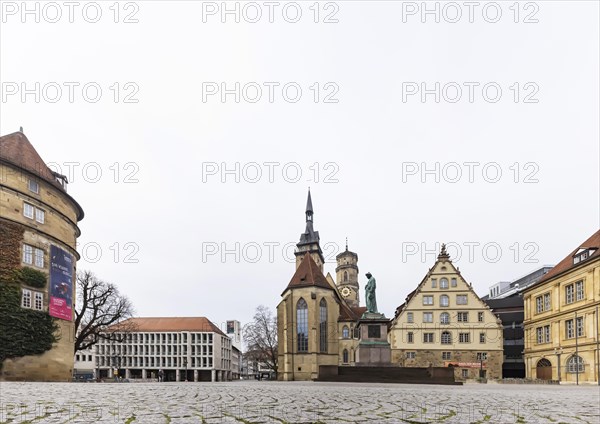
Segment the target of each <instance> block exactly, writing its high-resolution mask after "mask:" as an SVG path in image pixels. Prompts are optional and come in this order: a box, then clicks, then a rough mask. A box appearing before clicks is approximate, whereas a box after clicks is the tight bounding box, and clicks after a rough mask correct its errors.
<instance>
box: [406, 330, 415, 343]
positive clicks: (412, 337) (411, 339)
mask: <svg viewBox="0 0 600 424" xmlns="http://www.w3.org/2000/svg"><path fill="white" fill-rule="evenodd" d="M407 342H408V343H414V342H415V335H414V333H413V332H412V331H409V332H408V333H407Z"/></svg>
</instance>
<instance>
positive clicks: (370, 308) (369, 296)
mask: <svg viewBox="0 0 600 424" xmlns="http://www.w3.org/2000/svg"><path fill="white" fill-rule="evenodd" d="M366 276H367V278H368V279H369V281H368V282H367V285H366V286H365V299H366V302H367V312H368V313H373V314H376V313H378V312H377V299H376V298H375V288H376V287H377V286H376V284H375V278H374V277H373V275H372V274H371V273H370V272H367V274H366Z"/></svg>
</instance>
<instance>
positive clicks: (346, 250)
mask: <svg viewBox="0 0 600 424" xmlns="http://www.w3.org/2000/svg"><path fill="white" fill-rule="evenodd" d="M347 251H348V237H346V252H347Z"/></svg>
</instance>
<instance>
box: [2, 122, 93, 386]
mask: <svg viewBox="0 0 600 424" xmlns="http://www.w3.org/2000/svg"><path fill="white" fill-rule="evenodd" d="M82 218H83V210H82V209H81V207H80V206H79V205H78V204H77V202H76V201H75V200H74V199H73V198H72V197H71V196H70V195H68V194H67V192H66V180H65V178H64V177H63V176H60V175H58V174H55V173H53V172H52V171H51V170H50V169H49V168H48V167H47V166H46V165H45V163H44V162H43V161H42V159H41V158H40V156H39V155H38V154H37V152H36V151H35V149H34V148H33V146H32V145H31V143H30V142H29V140H28V139H27V137H25V135H24V134H23V133H22V132H17V133H14V134H10V135H7V136H3V137H0V225H2V226H3V227H4V229H7V230H8V229H10V231H6V234H9V233H10V237H12V238H14V239H13V240H10V241H8V242H7V240H4V241H3V242H4V243H3V250H2V252H1V256H2V258H1V261H2V264H1V266H0V271H1V274H2V275H0V277H2V279H3V282H2V284H6V283H7V281H9V277H10V272H11V270H13V269H20V268H23V267H29V268H32V269H35V270H37V271H41V272H43V273H45V274H46V275H48V274H49V271H50V262H51V258H50V246H56V247H58V248H60V249H62V250H64V251H66V252H68V253H69V254H70V255H71V256H72V257H73V259H74V260H77V259H79V255H78V254H77V251H76V240H77V237H78V236H79V235H80V230H79V228H78V226H77V223H78V222H79V221H80V220H81V219H82ZM6 234H3V235H4V237H7V236H6ZM30 249H31V250H30ZM28 252H31V255H29V254H28ZM47 280H48V281H49V278H48V279H47ZM48 285H49V282H47V284H46V286H45V287H28V286H21V287H20V288H19V290H20V291H21V293H22V295H23V296H28V294H27V293H30V294H31V302H30V303H28V302H27V301H22V305H21V306H22V307H26V308H31V309H34V310H36V311H40V312H46V313H48V303H49V287H48ZM75 285H76V284H75V269H73V281H72V287H73V293H72V299H73V300H74V299H75V295H76V294H75ZM23 293H25V294H23ZM56 322H57V324H58V331H57V334H56V335H57V336H58V341H57V342H56V343H55V344H54V346H53V347H52V348H51V349H50V350H47V351H45V352H44V353H42V354H39V355H29V356H21V357H9V358H7V359H5V360H4V361H3V363H2V369H1V371H0V379H4V380H35V381H67V380H70V379H71V375H72V370H73V342H74V340H73V335H74V327H73V321H67V320H62V319H57V320H56ZM9 353H10V352H9Z"/></svg>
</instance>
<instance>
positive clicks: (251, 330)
mask: <svg viewBox="0 0 600 424" xmlns="http://www.w3.org/2000/svg"><path fill="white" fill-rule="evenodd" d="M243 333H244V343H245V344H246V346H247V351H246V353H245V357H246V358H248V359H249V360H253V361H254V362H259V363H262V364H264V365H265V366H266V367H268V368H269V369H271V370H273V371H274V372H275V373H277V317H276V316H275V315H274V314H273V312H272V311H271V310H270V309H269V308H267V307H266V306H263V305H260V306H259V307H257V308H256V312H255V313H254V318H253V320H252V322H249V323H248V324H246V325H245V326H244V329H243Z"/></svg>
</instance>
